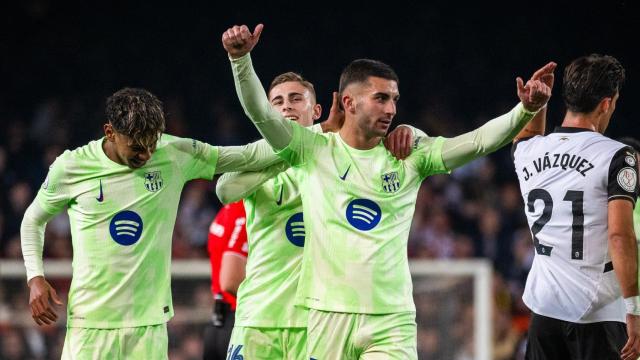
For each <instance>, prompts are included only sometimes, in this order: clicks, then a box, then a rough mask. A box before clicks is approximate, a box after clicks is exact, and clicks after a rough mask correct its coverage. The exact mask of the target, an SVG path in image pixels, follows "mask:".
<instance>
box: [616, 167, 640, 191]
mask: <svg viewBox="0 0 640 360" xmlns="http://www.w3.org/2000/svg"><path fill="white" fill-rule="evenodd" d="M637 183H638V173H636V170H635V169H632V168H629V167H626V168H624V169H622V170H620V172H618V185H620V187H621V188H623V189H624V190H625V191H628V192H633V191H634V190H635V189H636V184H637Z"/></svg>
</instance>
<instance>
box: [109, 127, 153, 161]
mask: <svg viewBox="0 0 640 360" xmlns="http://www.w3.org/2000/svg"><path fill="white" fill-rule="evenodd" d="M105 137H106V138H107V141H108V142H109V143H110V145H109V147H110V151H108V154H107V155H111V156H109V157H110V158H112V160H114V161H116V162H117V163H119V164H122V165H126V166H128V167H130V168H132V169H138V168H141V167H143V166H144V164H146V163H147V161H149V159H151V154H153V152H154V151H155V150H156V145H155V144H153V145H152V146H151V147H148V148H147V147H144V146H142V145H140V144H138V143H136V142H135V141H133V139H132V138H130V137H129V136H127V135H123V134H120V133H119V132H117V131H115V130H114V129H113V127H112V126H111V124H106V125H105ZM114 158H115V159H114Z"/></svg>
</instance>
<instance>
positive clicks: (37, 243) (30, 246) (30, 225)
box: [20, 198, 62, 325]
mask: <svg viewBox="0 0 640 360" xmlns="http://www.w3.org/2000/svg"><path fill="white" fill-rule="evenodd" d="M38 201H39V200H38V199H37V198H36V200H34V201H33V202H32V203H31V205H29V207H28V208H27V210H26V211H25V213H24V218H23V219H22V224H21V226H20V241H21V243H22V256H23V258H24V265H25V267H26V268H27V281H28V285H29V306H30V307H31V317H32V318H33V320H34V321H35V322H36V323H37V324H38V325H45V324H46V325H49V324H53V323H54V322H55V321H56V320H57V319H58V315H57V314H56V311H55V308H54V306H53V305H54V304H56V305H62V301H61V300H60V298H59V297H58V294H57V293H56V290H55V289H54V288H53V287H52V286H51V285H50V284H49V283H48V282H47V280H45V279H44V269H43V265H42V248H43V246H44V229H45V226H46V224H47V222H49V220H51V219H52V218H53V217H54V214H49V213H48V212H46V211H44V209H42V207H41V206H40V205H39V203H38Z"/></svg>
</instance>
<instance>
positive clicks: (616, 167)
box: [607, 146, 639, 205]
mask: <svg viewBox="0 0 640 360" xmlns="http://www.w3.org/2000/svg"><path fill="white" fill-rule="evenodd" d="M607 192H608V196H609V201H611V200H614V199H627V200H629V201H631V202H632V203H633V204H634V205H635V203H636V199H637V198H638V192H639V188H638V164H637V156H636V151H635V150H634V149H633V148H631V147H629V146H626V147H623V148H622V149H620V150H618V151H617V152H616V153H615V155H613V158H612V159H611V164H610V165H609V184H608V186H607Z"/></svg>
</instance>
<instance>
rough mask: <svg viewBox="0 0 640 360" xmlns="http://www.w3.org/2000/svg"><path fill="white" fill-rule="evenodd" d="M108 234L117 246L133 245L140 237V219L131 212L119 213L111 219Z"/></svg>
mask: <svg viewBox="0 0 640 360" xmlns="http://www.w3.org/2000/svg"><path fill="white" fill-rule="evenodd" d="M109 233H110V234H111V238H112V239H113V241H115V242H117V243H118V244H120V245H124V246H129V245H133V244H135V243H136V241H138V240H139V239H140V236H141V235H142V218H140V215H138V214H136V213H135V212H133V211H129V210H124V211H120V212H119V213H117V214H116V215H115V216H114V217H113V219H111V223H110V224H109Z"/></svg>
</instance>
